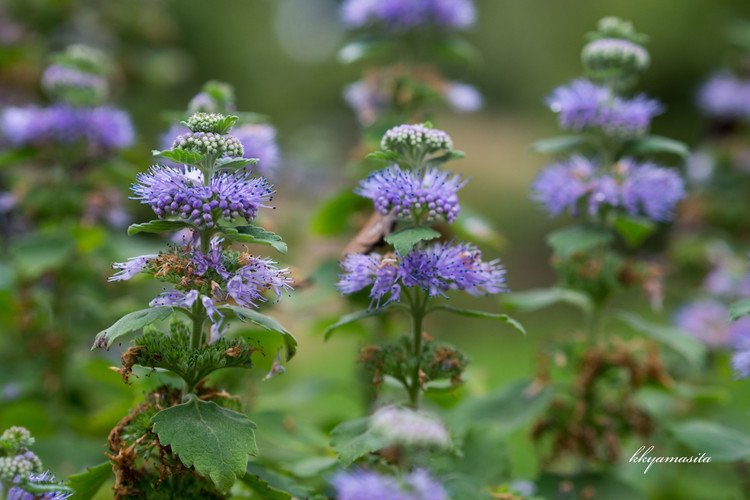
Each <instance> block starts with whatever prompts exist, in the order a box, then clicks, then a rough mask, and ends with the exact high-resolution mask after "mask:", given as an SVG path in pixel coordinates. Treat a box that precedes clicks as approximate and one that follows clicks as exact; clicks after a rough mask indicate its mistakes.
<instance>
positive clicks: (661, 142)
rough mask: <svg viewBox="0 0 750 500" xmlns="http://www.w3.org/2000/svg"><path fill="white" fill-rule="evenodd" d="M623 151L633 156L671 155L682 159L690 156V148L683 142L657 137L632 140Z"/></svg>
mask: <svg viewBox="0 0 750 500" xmlns="http://www.w3.org/2000/svg"><path fill="white" fill-rule="evenodd" d="M625 151H626V152H627V153H628V154H635V155H653V154H673V155H676V156H679V157H680V158H682V159H685V158H687V157H688V156H690V148H689V147H688V146H687V144H685V143H684V142H680V141H675V140H674V139H670V138H668V137H662V136H658V135H649V136H646V137H641V138H638V139H633V140H632V141H630V142H628V144H626V145H625Z"/></svg>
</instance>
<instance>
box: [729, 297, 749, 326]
mask: <svg viewBox="0 0 750 500" xmlns="http://www.w3.org/2000/svg"><path fill="white" fill-rule="evenodd" d="M729 316H730V318H731V319H732V321H737V320H738V319H740V318H742V317H743V316H750V299H741V300H738V301H737V302H734V303H732V304H731V305H730V306H729Z"/></svg>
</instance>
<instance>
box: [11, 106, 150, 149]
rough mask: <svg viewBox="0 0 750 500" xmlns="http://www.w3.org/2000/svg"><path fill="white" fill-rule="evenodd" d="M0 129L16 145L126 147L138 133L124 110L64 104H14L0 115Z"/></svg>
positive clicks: (94, 147) (96, 147)
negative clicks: (40, 106) (45, 105)
mask: <svg viewBox="0 0 750 500" xmlns="http://www.w3.org/2000/svg"><path fill="white" fill-rule="evenodd" d="M0 132H1V133H2V135H3V136H5V138H6V139H7V140H8V141H10V143H11V144H13V145H14V146H45V145H73V144H79V143H83V144H86V145H88V146H89V148H90V149H92V150H95V151H100V150H105V151H108V150H116V149H122V148H127V147H128V146H130V145H131V144H132V143H133V140H134V138H135V133H134V131H133V125H132V123H131V121H130V117H129V116H128V114H127V113H126V112H125V111H121V110H119V109H115V108H111V107H107V106H99V107H94V108H76V107H71V106H68V105H64V104H59V105H54V106H50V107H46V108H39V107H36V106H28V107H24V108H17V107H11V108H7V109H5V110H4V111H3V113H2V115H0Z"/></svg>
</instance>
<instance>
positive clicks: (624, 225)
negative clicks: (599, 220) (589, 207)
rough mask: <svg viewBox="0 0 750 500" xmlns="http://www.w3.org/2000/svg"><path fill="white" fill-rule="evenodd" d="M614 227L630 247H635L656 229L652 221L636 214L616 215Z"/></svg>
mask: <svg viewBox="0 0 750 500" xmlns="http://www.w3.org/2000/svg"><path fill="white" fill-rule="evenodd" d="M614 227H615V230H616V231H617V233H618V234H619V235H620V236H622V239H623V240H625V242H626V243H627V244H628V245H630V246H631V247H637V246H638V245H640V244H641V243H643V242H644V241H646V238H648V237H649V236H651V235H652V234H653V233H654V231H656V223H655V222H654V221H652V220H651V219H647V218H646V217H639V216H636V215H624V214H623V215H618V216H617V218H616V219H615V223H614Z"/></svg>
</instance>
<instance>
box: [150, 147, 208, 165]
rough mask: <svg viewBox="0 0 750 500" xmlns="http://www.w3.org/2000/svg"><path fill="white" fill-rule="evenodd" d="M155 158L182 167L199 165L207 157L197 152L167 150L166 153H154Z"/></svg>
mask: <svg viewBox="0 0 750 500" xmlns="http://www.w3.org/2000/svg"><path fill="white" fill-rule="evenodd" d="M151 153H152V154H153V155H154V156H159V157H160V158H164V159H166V160H169V161H172V162H174V163H179V164H181V165H199V164H201V163H203V161H204V160H205V159H206V155H204V154H203V153H199V152H197V151H186V150H184V149H166V150H164V151H156V150H154V151H152V152H151Z"/></svg>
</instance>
